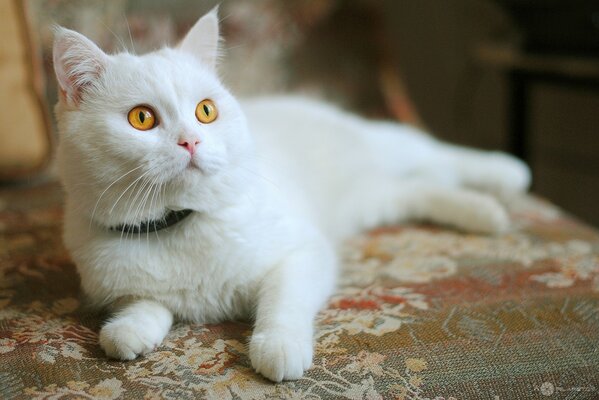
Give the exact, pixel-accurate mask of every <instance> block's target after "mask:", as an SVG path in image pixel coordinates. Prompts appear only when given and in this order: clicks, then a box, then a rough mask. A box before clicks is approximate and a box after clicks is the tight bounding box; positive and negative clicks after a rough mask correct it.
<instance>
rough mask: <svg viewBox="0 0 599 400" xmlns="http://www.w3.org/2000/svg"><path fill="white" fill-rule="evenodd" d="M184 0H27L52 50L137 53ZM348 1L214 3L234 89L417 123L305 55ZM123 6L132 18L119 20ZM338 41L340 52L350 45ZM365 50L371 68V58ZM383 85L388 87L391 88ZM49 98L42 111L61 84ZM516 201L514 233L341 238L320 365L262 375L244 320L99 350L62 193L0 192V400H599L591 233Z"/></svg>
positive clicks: (177, 28) (598, 249)
mask: <svg viewBox="0 0 599 400" xmlns="http://www.w3.org/2000/svg"><path fill="white" fill-rule="evenodd" d="M190 3H195V1H192V0H180V1H178V2H175V3H172V6H171V3H169V9H168V13H167V12H164V11H165V10H164V8H165V6H164V5H163V4H162V2H151V1H142V0H118V1H116V0H115V1H111V2H103V1H95V2H93V1H86V2H80V1H75V0H60V1H55V0H37V1H35V2H30V5H31V7H32V9H33V11H34V16H36V17H37V18H36V19H37V20H38V21H40V24H39V27H40V28H39V30H40V32H39V35H40V39H41V42H42V44H43V46H44V49H45V52H46V53H45V56H44V59H45V60H50V59H51V57H50V54H49V53H48V49H49V46H50V42H51V35H50V30H49V28H48V26H49V21H56V22H59V23H64V24H66V25H68V26H70V27H73V28H75V29H79V30H81V31H83V32H84V33H86V34H88V35H90V36H91V37H92V38H94V40H97V41H98V42H99V43H100V44H101V45H102V47H104V48H105V49H107V50H111V49H115V48H117V47H119V46H120V45H123V46H124V43H122V42H120V40H116V39H115V37H113V35H112V34H110V33H109V32H108V33H107V31H106V27H107V26H106V24H105V23H104V22H103V21H102V18H104V19H105V21H111V22H110V24H111V26H112V28H113V29H114V30H115V31H116V33H117V35H115V36H120V37H126V38H128V37H129V36H128V34H129V32H128V30H129V29H128V28H130V31H131V35H132V38H133V40H132V41H133V42H134V43H135V46H136V48H137V50H138V51H140V52H141V51H143V50H144V49H148V48H152V46H155V45H156V44H157V43H159V42H161V41H164V40H165V38H167V39H170V40H171V42H172V41H173V40H175V38H176V37H177V36H180V34H181V33H182V32H183V31H184V29H185V28H186V25H187V26H188V25H189V24H191V23H192V22H193V21H194V20H195V18H196V17H197V16H198V15H199V14H201V12H202V11H203V10H196V11H194V12H193V13H190V12H189V9H190V8H188V6H190ZM283 3H285V4H286V6H285V7H283V6H282V4H283ZM341 3H342V2H341V1H340V0H319V1H305V2H280V1H278V0H276V1H275V0H254V1H252V2H251V3H249V2H233V1H224V3H223V7H222V8H221V10H223V15H224V16H225V17H224V18H225V21H224V33H225V36H226V37H227V46H228V48H227V52H228V60H229V62H228V63H227V64H225V71H224V74H225V75H228V76H229V77H230V78H232V80H233V82H232V86H233V87H234V88H235V89H236V92H241V93H244V92H247V93H254V92H256V89H257V88H259V89H262V90H266V91H273V90H287V89H307V90H309V91H312V92H313V91H314V88H319V89H322V88H326V87H328V88H329V90H330V92H334V93H335V94H336V95H337V99H338V100H340V99H341V100H345V105H346V106H352V107H354V108H358V109H360V110H361V111H362V112H365V113H366V114H369V115H383V116H387V117H392V116H395V117H400V118H401V119H404V120H412V122H417V121H418V117H417V115H414V114H411V113H410V112H406V111H405V110H409V109H410V107H406V104H407V103H405V101H406V98H404V97H402V96H401V93H399V92H394V93H391V94H389V93H387V97H385V96H383V95H381V93H382V92H383V90H379V89H377V83H376V81H377V79H378V78H377V75H371V74H363V71H364V70H372V69H373V68H377V65H366V66H365V65H364V64H359V63H357V61H356V60H355V59H354V60H353V61H355V62H356V63H357V64H355V65H354V68H353V69H352V68H350V67H351V66H346V67H345V68H343V69H342V70H339V69H338V68H333V69H329V70H328V73H330V74H331V75H330V76H329V77H328V78H327V76H324V78H323V74H324V72H323V71H324V70H323V69H322V68H324V67H323V66H322V65H321V66H314V65H310V64H305V63H301V62H297V61H298V60H299V58H298V57H296V56H295V55H294V54H293V53H297V52H300V53H301V52H302V51H304V50H302V49H301V47H302V46H300V45H299V44H298V43H299V42H301V40H300V38H301V36H302V34H307V33H306V32H309V31H310V29H312V28H311V26H312V25H311V24H313V22H314V21H317V20H319V19H321V20H322V19H323V18H326V16H327V14H328V13H330V12H332V11H331V10H334V9H335V7H336V6H337V5H338V4H341ZM249 4H251V6H250V5H249ZM343 4H347V3H345V2H343ZM352 4H370V2H366V1H364V2H355V3H354V2H352ZM211 6H212V4H206V5H204V7H203V8H204V9H208V8H209V7H211ZM125 15H126V20H128V22H129V26H126V25H124V24H123V25H119V24H118V23H116V22H115V23H113V22H114V21H117V22H118V21H123V22H124V21H125ZM173 19H176V21H175V20H173ZM281 21H283V22H284V23H281ZM277 26H278V27H279V29H276V27H277ZM281 26H285V27H287V28H288V29H281V28H280V27H281ZM290 32H291V33H290ZM343 33H344V35H347V34H348V33H346V32H343ZM356 34H357V35H363V33H362V32H357V33H356ZM317 36H318V37H319V38H320V37H322V33H319V34H318V35H317ZM342 39H343V40H344V47H350V46H351V45H352V43H358V44H359V43H360V42H359V40H349V39H347V38H346V36H343V38H342ZM358 39H359V38H358ZM315 42H319V41H308V42H307V43H315ZM119 43H120V44H119ZM239 43H241V44H239ZM304 47H306V46H304ZM308 47H312V46H308ZM316 47H317V46H316ZM365 49H366V50H370V46H368V47H366V48H365ZM321 50H323V51H324V50H326V48H323V49H321ZM352 54H354V53H352ZM355 54H358V53H355ZM313 56H314V54H313ZM347 56H348V57H349V55H347ZM343 57H344V58H345V55H344V56H343ZM301 59H316V60H317V59H322V60H324V64H330V62H329V61H328V57H317V56H314V57H310V56H307V55H306V53H302V56H301ZM360 60H362V62H366V63H367V62H372V58H371V57H369V56H368V54H366V56H365V57H362V58H360ZM368 60H370V61H368ZM240 61H242V62H240ZM227 65H229V67H227ZM236 65H237V66H239V65H243V66H244V68H242V70H235V66H236ZM352 65H353V64H352ZM226 68H229V69H228V70H227V69H226ZM46 69H47V71H49V73H51V72H50V69H51V66H50V65H49V64H47V65H46ZM315 70H316V72H314V71H315ZM325 72H326V71H325ZM311 73H312V74H313V76H311V75H310V74H311ZM343 74H345V75H343ZM265 75H267V76H268V77H269V80H268V82H266V81H265V80H264V78H263V76H265ZM325 75H326V74H325ZM48 76H50V75H48ZM354 76H359V77H362V79H354V78H352V77H354ZM382 76H385V77H389V75H388V74H382ZM261 77H262V78H261ZM312 78H314V79H313V80H311V79H312ZM333 78H334V79H333ZM390 79H391V80H390V81H389V82H387V83H389V85H387V86H386V89H388V88H389V87H396V88H397V87H401V85H397V83H398V81H397V80H394V79H395V78H393V77H391V78H390ZM318 81H320V82H322V81H327V82H329V83H330V85H328V86H325V85H321V86H318V85H315V84H314V82H318ZM344 82H345V83H344ZM49 83H50V84H52V80H49ZM347 83H351V84H347ZM269 85H270V86H269ZM335 85H336V86H335ZM325 90H326V89H325ZM48 93H49V94H48V102H49V103H50V104H51V103H52V102H53V101H54V100H53V97H54V93H55V88H54V87H50V88H49V91H48ZM319 94H324V95H326V93H320V92H319ZM383 97H385V98H383ZM350 100H351V101H352V102H353V103H349V101H350ZM389 102H391V104H389ZM393 102H396V103H393ZM407 105H408V106H409V104H407ZM393 110H403V111H402V112H398V113H396V114H394V113H393ZM509 207H510V210H511V215H512V219H513V224H514V230H513V231H512V232H510V233H508V234H505V235H502V236H496V237H487V236H477V235H466V234H463V233H459V232H456V231H452V230H447V229H442V228H439V227H435V226H429V225H423V224H413V225H402V226H390V227H381V228H380V229H377V230H374V231H371V232H365V233H364V234H362V235H360V236H357V237H355V238H353V239H352V240H350V241H348V242H347V243H346V245H345V246H344V247H343V249H342V258H343V273H342V280H341V282H340V285H339V288H338V290H337V292H336V293H335V295H334V296H333V297H332V298H331V299H330V301H329V303H328V305H327V307H326V308H325V309H324V310H322V312H321V313H320V314H319V316H318V320H317V330H316V338H315V344H316V352H315V358H314V364H313V366H312V368H311V369H310V370H308V371H307V373H306V374H305V376H304V377H303V378H302V379H300V380H298V381H295V382H284V383H281V384H272V383H270V382H268V381H266V380H265V379H263V378H262V377H260V376H259V375H257V374H255V373H254V372H253V371H252V369H251V367H250V362H249V359H248V355H247V347H246V344H247V340H248V337H249V334H250V332H251V326H250V325H249V324H247V323H242V322H228V323H223V324H218V325H195V324H188V323H178V324H177V325H175V327H174V329H173V330H172V331H171V332H170V334H169V335H168V336H167V338H166V340H165V341H164V343H163V344H162V346H160V347H159V348H158V349H157V351H155V352H153V353H151V354H149V355H147V356H146V357H143V358H141V359H138V360H135V361H131V362H119V361H113V360H108V359H107V358H106V357H105V356H104V354H103V352H102V351H101V349H100V347H99V346H98V337H97V332H98V330H99V327H100V325H101V323H102V321H103V319H104V318H106V316H105V315H97V314H93V313H91V312H89V311H88V310H86V308H85V304H84V302H82V300H81V298H80V291H79V280H78V277H77V274H76V271H75V267H74V265H73V263H72V262H71V261H70V259H69V257H68V255H67V254H66V252H65V250H64V248H63V245H62V243H61V237H60V236H61V233H60V232H61V216H62V194H61V191H60V188H59V186H58V185H57V184H56V183H55V182H53V181H48V182H46V183H38V184H31V185H27V186H25V185H23V186H12V187H9V186H0V399H74V398H76V399H80V398H87V399H91V398H93V399H96V398H97V399H118V398H145V399H162V398H171V399H195V398H213V399H280V398H293V399H427V398H429V399H433V398H438V399H440V398H444V399H450V398H454V399H490V400H499V399H501V400H506V399H529V398H530V399H535V398H538V399H545V398H547V399H596V398H599V235H598V233H597V232H596V231H595V230H593V229H592V228H589V227H587V226H585V225H584V224H582V223H580V222H577V221H574V220H573V219H571V218H570V217H568V216H567V215H564V214H563V213H562V212H561V211H560V210H559V209H557V208H556V207H554V206H553V205H551V204H549V203H547V202H545V201H542V200H539V199H536V198H531V197H525V198H521V199H517V200H514V201H513V202H512V203H511V204H510V205H509Z"/></svg>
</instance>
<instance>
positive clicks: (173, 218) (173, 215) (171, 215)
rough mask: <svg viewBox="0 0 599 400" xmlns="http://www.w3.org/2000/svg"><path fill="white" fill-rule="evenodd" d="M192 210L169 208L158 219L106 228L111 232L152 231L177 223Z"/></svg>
mask: <svg viewBox="0 0 599 400" xmlns="http://www.w3.org/2000/svg"><path fill="white" fill-rule="evenodd" d="M192 212H193V210H189V209H184V210H179V211H174V210H169V211H168V212H167V213H166V214H164V216H163V217H162V218H160V219H151V220H148V221H143V222H141V223H139V225H129V224H121V225H117V226H111V227H109V228H108V229H109V230H111V231H113V232H125V233H127V234H129V233H137V234H139V233H153V232H157V231H161V230H163V229H166V228H170V227H171V226H173V225H176V224H177V223H179V222H181V221H183V220H184V219H185V218H187V217H188V216H189V215H190V214H191V213H192Z"/></svg>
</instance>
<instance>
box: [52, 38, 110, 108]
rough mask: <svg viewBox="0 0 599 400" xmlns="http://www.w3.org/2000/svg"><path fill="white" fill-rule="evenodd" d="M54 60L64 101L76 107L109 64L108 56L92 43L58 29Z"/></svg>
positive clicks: (55, 39)
mask: <svg viewBox="0 0 599 400" xmlns="http://www.w3.org/2000/svg"><path fill="white" fill-rule="evenodd" d="M53 60H54V72H55V73H56V79H57V80H58V85H59V87H60V95H61V98H62V99H63V100H65V101H66V102H67V104H70V105H75V106H76V105H77V104H79V102H80V101H81V95H82V93H83V91H84V90H85V89H86V88H87V87H89V86H91V85H93V84H94V82H95V81H96V80H97V79H98V77H99V76H100V74H101V73H102V72H103V71H104V70H105V68H106V65H107V64H108V56H107V55H106V53H104V52H103V51H102V50H100V48H99V47H98V46H96V45H95V44H94V43H93V42H92V41H91V40H89V39H88V38H86V37H85V36H83V35H81V34H80V33H77V32H75V31H72V30H70V29H66V28H63V27H58V26H57V27H55V28H54V49H53Z"/></svg>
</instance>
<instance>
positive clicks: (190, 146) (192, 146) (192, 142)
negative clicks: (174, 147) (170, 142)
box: [177, 139, 200, 156]
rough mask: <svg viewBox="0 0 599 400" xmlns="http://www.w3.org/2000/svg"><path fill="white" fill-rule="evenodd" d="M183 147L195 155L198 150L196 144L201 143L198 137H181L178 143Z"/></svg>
mask: <svg viewBox="0 0 599 400" xmlns="http://www.w3.org/2000/svg"><path fill="white" fill-rule="evenodd" d="M177 144H178V145H179V146H181V147H185V148H186V149H187V151H189V154H191V155H192V156H193V153H195V152H196V146H197V145H198V144H200V141H199V140H198V139H180V140H179V142H178V143H177Z"/></svg>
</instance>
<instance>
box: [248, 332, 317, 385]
mask: <svg viewBox="0 0 599 400" xmlns="http://www.w3.org/2000/svg"><path fill="white" fill-rule="evenodd" d="M312 352H313V344H312V337H311V336H310V335H298V334H297V333H296V332H292V331H275V332H266V333H254V335H252V339H251V341H250V360H251V361H252V366H253V367H254V369H255V370H256V372H259V373H260V374H262V375H264V376H265V377H266V378H268V379H270V380H271V381H274V382H281V381H283V380H294V379H299V378H301V377H302V375H303V374H304V371H305V370H307V369H308V368H310V365H311V364H312Z"/></svg>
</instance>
